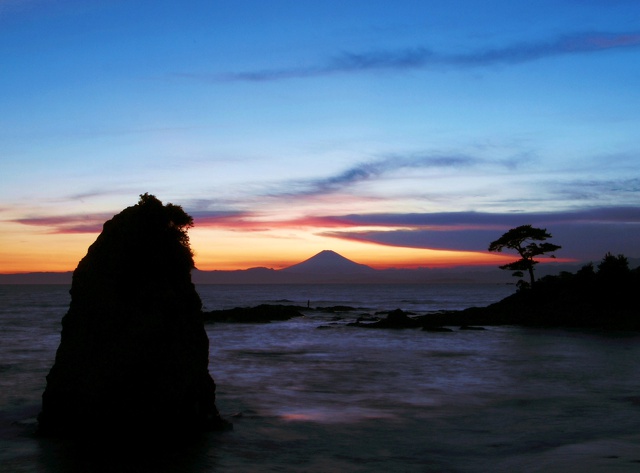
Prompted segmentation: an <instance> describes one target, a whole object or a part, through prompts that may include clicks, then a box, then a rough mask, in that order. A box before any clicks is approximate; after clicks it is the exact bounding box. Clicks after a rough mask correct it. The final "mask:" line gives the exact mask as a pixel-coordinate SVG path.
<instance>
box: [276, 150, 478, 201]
mask: <svg viewBox="0 0 640 473" xmlns="http://www.w3.org/2000/svg"><path fill="white" fill-rule="evenodd" d="M479 162H480V160H478V159H476V158H472V157H469V156H464V155H442V156H437V155H434V156H412V157H403V156H389V157H385V158H382V159H377V160H373V161H369V162H363V163H359V164H356V165H355V166H352V167H350V168H348V169H346V170H344V171H342V172H341V173H339V174H336V175H333V176H329V177H325V178H319V179H309V180H304V181H297V182H293V183H289V184H288V185H287V187H288V188H289V189H294V190H293V191H291V190H288V191H285V192H283V193H282V194H285V195H292V194H293V195H307V196H309V195H319V194H328V193H332V192H336V191H339V190H341V189H343V188H345V187H349V186H352V185H354V184H357V183H359V182H364V181H369V180H373V179H377V178H380V177H382V176H383V175H385V174H389V173H391V172H393V171H397V170H401V169H429V168H462V167H470V166H473V165H475V164H477V163H479ZM278 194H280V193H274V194H272V195H278Z"/></svg>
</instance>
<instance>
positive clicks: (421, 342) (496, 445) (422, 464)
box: [0, 285, 640, 472]
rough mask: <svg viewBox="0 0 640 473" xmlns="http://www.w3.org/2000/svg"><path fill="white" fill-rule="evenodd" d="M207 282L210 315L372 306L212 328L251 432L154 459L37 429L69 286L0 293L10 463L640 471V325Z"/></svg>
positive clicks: (435, 291) (387, 295)
mask: <svg viewBox="0 0 640 473" xmlns="http://www.w3.org/2000/svg"><path fill="white" fill-rule="evenodd" d="M198 292H199V293H200V295H201V298H202V300H203V304H204V306H205V309H206V310H213V309H221V308H231V307H235V306H253V305H257V304H260V303H272V304H273V303H283V304H293V305H298V306H302V307H303V308H304V307H306V306H307V305H309V307H311V308H315V307H332V306H341V305H342V306H351V307H354V308H356V310H354V311H349V312H339V311H338V312H329V311H312V310H308V311H305V310H304V309H303V310H302V312H303V314H304V317H301V318H296V319H292V320H289V321H286V322H274V323H271V324H256V325H251V324H213V325H207V333H208V335H209V339H210V368H209V369H210V372H211V374H212V376H213V377H214V379H215V381H216V384H217V401H216V403H217V406H218V408H219V410H220V411H221V413H222V415H223V416H224V417H226V418H228V419H229V420H231V421H232V422H233V423H234V429H233V430H232V431H229V432H224V433H211V434H207V435H205V436H204V437H203V438H202V440H201V441H200V442H199V443H197V444H192V445H189V446H186V447H185V446H181V447H178V446H176V448H175V449H167V448H162V449H160V448H159V449H157V450H153V449H149V448H148V447H147V449H146V450H144V451H139V452H137V451H136V450H135V448H133V450H132V449H131V448H128V449H124V448H122V447H123V446H119V445H118V443H117V439H114V442H113V443H112V444H110V445H108V446H104V448H100V446H96V447H95V448H93V449H91V450H87V449H86V445H84V444H83V446H82V447H81V446H80V445H77V444H74V443H72V442H62V441H57V440H52V439H38V438H36V437H35V436H33V431H34V429H35V425H36V424H35V417H36V415H37V413H38V411H39V408H40V396H41V394H42V391H43V390H44V387H45V383H46V381H45V376H46V374H47V373H48V370H49V369H50V367H51V365H52V364H53V360H54V357H55V350H56V348H57V346H58V343H59V336H60V319H61V318H62V316H63V315H64V313H65V312H66V309H67V307H68V304H69V300H70V297H69V294H68V287H65V286H0V471H3V472H67V471H69V472H71V471H80V472H84V471H88V472H91V471H105V472H106V471H125V472H126V471H131V472H133V471H176V472H209V471H211V472H214V471H215V472H245V471H246V472H261V471H279V472H299V471H309V472H330V471H344V472H351V471H354V472H369V471H371V472H377V471H380V472H382V471H384V472H387V471H403V472H404V471H406V472H413V471H415V472H431V471H433V472H441V471H451V472H454V471H455V472H484V471H504V472H520V471H523V472H524V471H545V472H546V471H558V472H560V471H562V472H566V471H576V472H577V471H580V472H589V471H602V472H609V471H624V472H626V471H629V472H631V471H640V432H639V431H638V429H639V427H640V365H639V364H638V360H639V359H640V356H639V355H640V335H638V334H635V333H620V332H604V333H598V332H593V331H584V330H555V329H553V330H549V329H547V330H543V329H525V328H517V327H488V328H487V330H485V331H460V330H454V332H451V333H431V332H422V331H420V330H372V329H362V328H355V327H349V326H347V324H348V323H349V322H351V321H353V320H354V319H355V318H356V317H357V316H360V315H362V314H374V313H375V312H377V311H381V310H392V309H396V308H402V309H404V310H407V311H412V312H414V313H416V314H427V313H429V312H431V311H435V310H440V309H458V308H463V307H468V306H473V305H486V304H489V303H491V302H495V301H497V300H499V299H500V298H502V297H504V296H506V295H508V294H509V293H511V292H513V287H511V286H491V285H487V286H483V285H460V286H455V285H430V286H404V285H398V286H377V285H354V286H347V285H342V286H333V285H320V286H310V285H299V286H296V285H289V286H280V285H274V286H267V285H264V286H218V285H214V286H198ZM125 428H126V427H125ZM129 447H131V446H129ZM133 447H135V445H134V446H133ZM125 450H126V455H125V454H124V453H123V451H125ZM132 451H133V452H137V454H135V455H133V456H132V454H131V453H132Z"/></svg>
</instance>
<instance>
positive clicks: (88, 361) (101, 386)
mask: <svg viewBox="0 0 640 473" xmlns="http://www.w3.org/2000/svg"><path fill="white" fill-rule="evenodd" d="M192 224H193V220H192V218H191V217H190V216H189V215H187V214H186V213H185V212H184V211H183V210H182V208H181V207H179V206H176V205H172V204H167V205H163V204H162V202H160V201H159V200H158V199H156V198H155V197H154V196H152V195H149V194H144V195H142V196H141V197H140V201H139V202H138V204H137V205H135V206H132V207H128V208H126V209H125V210H123V211H122V212H121V213H119V214H118V215H116V216H114V217H113V218H112V219H111V220H109V221H107V222H106V223H105V224H104V227H103V231H102V233H101V234H100V235H99V236H98V238H97V240H96V241H95V242H94V243H93V244H92V245H91V246H90V247H89V250H88V252H87V255H86V256H85V257H84V258H83V259H82V260H81V261H80V263H79V264H78V267H77V268H76V270H75V271H74V273H73V282H72V287H71V291H70V292H71V304H70V307H69V310H68V312H67V314H66V315H65V316H64V318H63V319H62V327H63V328H62V336H61V341H60V346H59V347H58V351H57V353H56V359H55V364H54V366H53V367H52V369H51V371H50V373H49V375H48V376H47V386H46V389H45V391H44V393H43V396H42V411H41V413H40V415H39V417H38V420H39V430H40V432H41V433H42V434H45V435H47V434H56V435H57V434H70V435H82V436H84V435H86V434H96V433H98V434H100V433H104V434H107V435H109V434H118V435H131V436H138V435H140V434H143V435H145V436H149V435H151V436H154V437H155V436H163V437H165V436H173V435H176V436H181V437H182V436H188V435H190V434H191V433H195V432H198V431H202V430H210V429H215V428H221V427H224V426H226V425H228V424H226V422H225V421H224V420H222V419H221V417H220V415H219V413H218V410H217V408H216V405H215V390H216V386H215V383H214V381H213V379H212V378H211V376H210V375H209V372H208V356H209V340H208V338H207V334H206V332H205V330H204V325H203V322H202V318H201V314H200V310H201V306H202V303H201V300H200V297H199V295H198V293H197V292H196V290H195V286H194V285H193V284H192V282H191V275H190V271H191V269H192V268H193V255H192V252H191V249H190V247H189V239H188V236H187V232H186V230H187V228H188V227H190V226H192Z"/></svg>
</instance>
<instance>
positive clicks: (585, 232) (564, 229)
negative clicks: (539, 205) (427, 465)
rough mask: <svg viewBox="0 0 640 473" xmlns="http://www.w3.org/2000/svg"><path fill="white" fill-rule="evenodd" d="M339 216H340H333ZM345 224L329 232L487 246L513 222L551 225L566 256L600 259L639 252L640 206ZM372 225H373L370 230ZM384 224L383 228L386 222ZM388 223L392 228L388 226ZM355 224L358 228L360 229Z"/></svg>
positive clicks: (382, 240) (356, 218)
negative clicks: (614, 254)
mask: <svg viewBox="0 0 640 473" xmlns="http://www.w3.org/2000/svg"><path fill="white" fill-rule="evenodd" d="M328 218H330V219H332V220H335V219H336V218H337V217H328ZM340 220H341V221H342V222H343V223H344V225H345V229H344V230H333V231H326V232H323V233H322V235H323V236H329V237H334V238H340V239H346V240H352V241H359V242H369V243H377V244H382V245H388V246H400V247H409V248H425V249H427V248H428V249H441V250H458V251H486V250H487V246H488V244H489V242H491V241H493V240H495V239H496V238H497V237H499V236H500V235H501V234H502V233H504V232H505V231H506V230H508V229H509V228H512V227H516V226H519V225H525V224H531V225H533V226H537V227H543V228H547V230H548V231H549V232H550V233H551V234H552V235H553V241H554V243H557V244H560V245H562V246H563V249H562V256H564V257H569V258H575V259H579V260H599V259H600V258H602V256H604V254H605V253H606V252H608V251H611V252H612V253H622V254H626V255H627V256H632V257H637V256H640V254H639V253H638V251H639V249H638V245H637V242H638V241H640V207H600V208H591V209H584V210H576V211H566V212H549V213H522V214H512V213H482V212H450V213H433V214H417V213H414V214H371V215H345V216H342V217H340ZM367 227H371V228H372V229H371V230H368V229H367ZM381 227H382V228H383V229H382V230H380V228H381ZM385 227H386V229H385ZM354 228H357V229H356V230H354Z"/></svg>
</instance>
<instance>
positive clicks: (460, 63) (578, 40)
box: [179, 32, 640, 82]
mask: <svg viewBox="0 0 640 473" xmlns="http://www.w3.org/2000/svg"><path fill="white" fill-rule="evenodd" d="M639 46H640V33H638V32H627V33H606V32H582V33H576V34H572V35H565V36H560V37H557V38H553V39H549V40H546V41H545V40H543V41H531V42H521V43H515V44H510V45H507V46H504V47H501V48H485V49H477V50H475V51H471V52H464V53H438V52H436V51H434V50H432V49H430V48H427V47H413V48H405V49H399V50H388V51H384V50H379V51H369V52H361V53H356V52H344V53H342V54H340V55H339V56H336V57H334V58H331V59H329V60H326V61H324V62H321V63H318V64H315V65H311V66H306V67H289V68H287V67H283V68H280V69H265V70H256V71H245V72H228V73H223V74H218V75H208V76H203V75H199V74H186V73H185V74H179V75H180V76H181V77H189V78H196V79H206V80H210V81H211V80H212V81H215V82H236V81H239V82H266V81H276V80H284V79H293V78H307V77H319V76H327V75H332V74H339V73H340V74H342V73H357V72H366V71H375V70H396V71H397V70H400V71H401V70H409V69H414V70H415V69H428V68H442V67H455V68H475V67H486V66H493V65H500V64H519V63H525V62H531V61H536V60H540V59H544V58H548V57H555V56H564V55H575V54H591V53H598V52H602V51H607V50H613V49H634V48H638V47H639Z"/></svg>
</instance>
